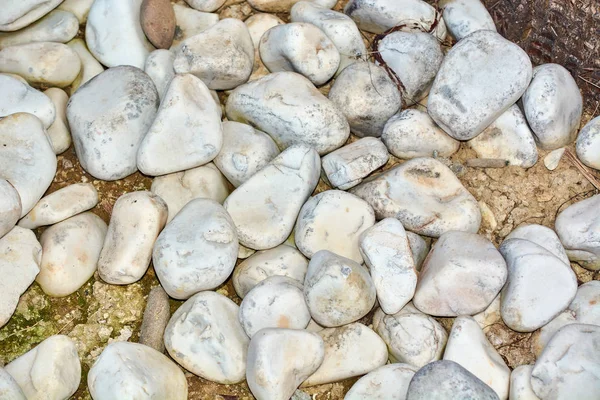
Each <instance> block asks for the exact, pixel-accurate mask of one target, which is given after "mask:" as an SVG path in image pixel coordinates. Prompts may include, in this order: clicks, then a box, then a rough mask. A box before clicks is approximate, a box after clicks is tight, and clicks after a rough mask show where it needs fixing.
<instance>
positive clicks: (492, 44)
mask: <svg viewBox="0 0 600 400" xmlns="http://www.w3.org/2000/svg"><path fill="white" fill-rule="evenodd" d="M531 77H532V67H531V60H529V56H528V55H527V53H525V51H523V49H521V48H520V47H519V46H517V45H516V44H514V43H512V42H509V41H508V40H506V39H504V38H503V37H502V36H501V35H500V34H498V33H496V32H494V31H476V32H473V33H472V34H470V35H469V36H467V37H466V38H464V39H463V40H461V41H459V42H458V43H457V44H456V45H455V46H454V47H452V49H451V50H450V51H449V52H448V54H446V57H445V58H444V62H443V63H442V66H441V68H440V70H439V72H438V74H437V76H436V78H435V81H434V82H433V86H432V88H431V91H430V92H429V98H428V101H427V112H428V113H429V115H431V117H432V118H433V120H434V121H436V122H437V124H438V125H439V126H440V127H442V129H443V130H444V131H446V133H448V134H449V135H450V136H452V137H453V138H455V139H457V140H469V139H473V138H474V137H476V136H477V135H479V134H480V133H481V132H483V130H484V129H485V128H487V127H488V126H489V125H490V124H491V123H492V122H494V121H495V120H496V119H498V117H500V115H502V113H504V112H505V111H506V110H507V109H508V108H509V107H510V106H512V105H513V104H514V103H515V102H516V101H517V100H519V98H520V97H521V95H522V94H523V93H524V92H525V90H526V89H527V86H528V85H529V82H530V81H531ZM482 83H483V84H484V86H482Z"/></svg>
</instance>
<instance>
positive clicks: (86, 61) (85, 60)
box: [67, 39, 104, 94]
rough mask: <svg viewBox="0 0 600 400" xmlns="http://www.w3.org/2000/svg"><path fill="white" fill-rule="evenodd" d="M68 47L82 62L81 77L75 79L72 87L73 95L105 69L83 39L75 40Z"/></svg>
mask: <svg viewBox="0 0 600 400" xmlns="http://www.w3.org/2000/svg"><path fill="white" fill-rule="evenodd" d="M67 46H69V47H70V48H71V49H73V51H74V52H75V53H77V55H78V56H79V60H80V61H81V71H79V75H77V78H75V80H74V81H73V83H72V84H71V86H70V88H71V90H70V93H71V94H73V93H75V91H76V90H77V89H78V88H79V87H80V86H81V85H83V84H84V83H86V82H87V81H89V80H90V79H92V78H93V77H95V76H96V75H99V74H100V73H102V72H104V67H103V66H102V64H100V63H99V62H98V60H96V59H95V58H94V56H93V55H92V53H90V51H89V50H88V48H87V46H86V44H85V42H84V41H83V40H82V39H73V40H71V41H70V42H69V43H67Z"/></svg>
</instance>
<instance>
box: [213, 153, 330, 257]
mask: <svg viewBox="0 0 600 400" xmlns="http://www.w3.org/2000/svg"><path fill="white" fill-rule="evenodd" d="M320 170H321V162H320V160H319V155H318V154H317V152H316V151H315V150H314V149H313V148H311V147H308V146H305V145H297V146H292V147H289V148H287V149H286V150H284V151H283V152H281V154H279V155H278V156H277V157H275V159H273V161H271V162H270V163H269V164H267V166H266V167H264V168H263V169H262V170H260V172H258V173H257V174H255V175H254V176H252V177H251V178H250V179H248V180H247V181H246V182H244V183H243V184H242V185H241V186H239V187H238V188H237V189H236V190H234V191H233V193H231V194H230V195H229V197H228V198H227V200H225V203H224V206H225V209H226V210H227V211H228V212H229V214H230V215H231V218H232V219H233V222H234V223H235V226H236V229H237V234H238V237H239V240H240V243H241V244H242V245H244V246H246V247H249V248H251V249H255V250H266V249H270V248H273V247H275V246H278V245H280V244H281V243H283V242H284V241H285V240H286V239H287V238H288V236H289V235H290V233H291V232H292V229H293V228H294V223H295V222H296V218H297V217H298V214H299V213H300V208H301V207H302V205H303V204H304V203H305V202H306V200H307V199H308V197H309V196H310V194H311V193H312V192H313V190H314V189H315V187H316V186H317V183H318V181H319V172H320Z"/></svg>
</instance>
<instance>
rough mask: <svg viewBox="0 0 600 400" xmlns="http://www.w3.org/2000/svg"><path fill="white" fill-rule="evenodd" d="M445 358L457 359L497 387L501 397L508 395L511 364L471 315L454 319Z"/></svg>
mask: <svg viewBox="0 0 600 400" xmlns="http://www.w3.org/2000/svg"><path fill="white" fill-rule="evenodd" d="M444 360H450V361H454V362H456V363H458V364H460V365H461V366H462V367H463V368H465V369H466V370H467V371H469V372H470V373H472V374H473V375H475V376H476V377H478V378H479V379H481V380H482V381H483V382H484V383H485V384H486V385H488V386H489V387H491V388H492V389H494V391H495V392H496V394H497V395H498V397H499V398H500V400H506V399H508V387H509V383H510V368H508V366H507V365H506V363H505V362H504V360H503V359H502V357H501V356H500V354H498V352H497V351H496V349H495V348H494V346H492V345H491V343H490V342H489V341H488V340H487V338H486V337H485V334H484V333H483V331H482V330H481V328H480V327H479V325H478V324H477V321H475V320H474V319H473V318H472V317H468V316H464V315H463V316H460V317H457V318H456V319H455V320H454V323H453V325H452V330H451V331H450V335H449V337H448V343H447V344H446V351H445V352H444Z"/></svg>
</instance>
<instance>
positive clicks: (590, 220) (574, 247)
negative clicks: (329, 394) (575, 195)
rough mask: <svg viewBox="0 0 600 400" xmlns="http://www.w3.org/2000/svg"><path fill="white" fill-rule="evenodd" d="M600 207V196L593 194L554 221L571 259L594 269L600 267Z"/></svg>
mask: <svg viewBox="0 0 600 400" xmlns="http://www.w3.org/2000/svg"><path fill="white" fill-rule="evenodd" d="M599 207H600V196H599V195H596V196H592V197H590V198H588V199H585V200H581V201H579V202H577V203H575V204H572V205H570V206H569V207H567V208H565V209H564V210H563V211H561V212H560V214H558V216H557V217H556V222H555V223H554V226H555V229H556V233H557V234H558V237H559V238H560V241H561V242H562V244H563V245H564V246H565V250H566V251H567V255H568V256H569V260H571V261H573V262H576V263H578V264H579V265H581V266H582V267H584V268H587V269H589V270H592V271H597V270H599V269H600V232H599V231H598V228H597V227H598V225H599V224H600V216H599V215H598V208H599Z"/></svg>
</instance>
